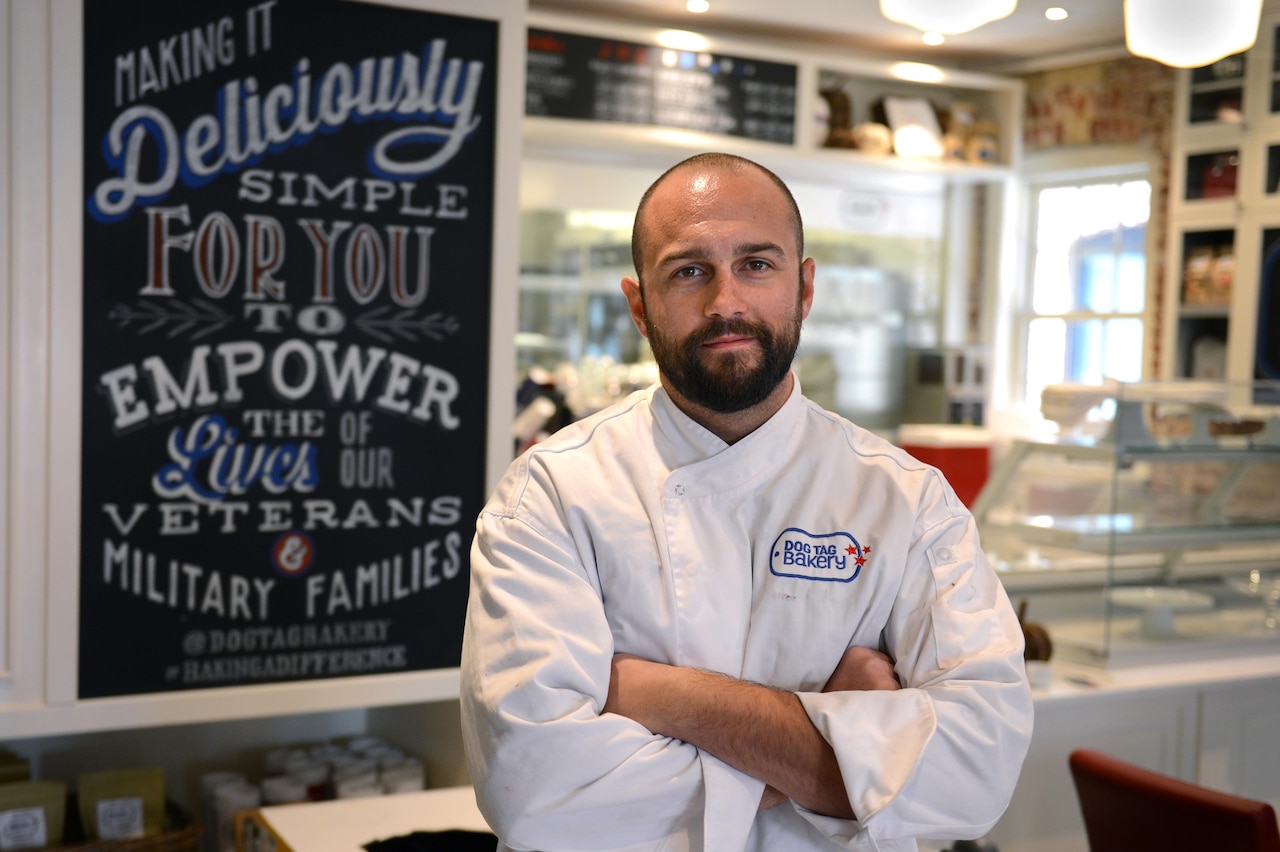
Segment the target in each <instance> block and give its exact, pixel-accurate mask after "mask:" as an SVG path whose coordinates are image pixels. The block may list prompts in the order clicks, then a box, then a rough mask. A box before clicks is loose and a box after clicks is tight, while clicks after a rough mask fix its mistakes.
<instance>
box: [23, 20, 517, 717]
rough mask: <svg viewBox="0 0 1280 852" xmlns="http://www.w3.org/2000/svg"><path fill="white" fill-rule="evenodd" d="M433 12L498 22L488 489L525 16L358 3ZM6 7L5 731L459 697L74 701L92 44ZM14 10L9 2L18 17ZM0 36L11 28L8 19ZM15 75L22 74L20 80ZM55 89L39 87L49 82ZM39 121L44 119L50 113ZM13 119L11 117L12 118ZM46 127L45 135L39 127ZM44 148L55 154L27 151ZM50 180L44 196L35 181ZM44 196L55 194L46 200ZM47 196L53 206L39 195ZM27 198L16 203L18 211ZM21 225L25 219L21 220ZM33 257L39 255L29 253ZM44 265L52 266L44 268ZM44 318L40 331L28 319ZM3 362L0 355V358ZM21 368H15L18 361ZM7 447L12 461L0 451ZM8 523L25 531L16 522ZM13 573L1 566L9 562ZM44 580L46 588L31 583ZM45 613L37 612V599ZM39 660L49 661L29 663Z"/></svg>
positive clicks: (508, 289)
mask: <svg viewBox="0 0 1280 852" xmlns="http://www.w3.org/2000/svg"><path fill="white" fill-rule="evenodd" d="M363 2H379V3H382V4H383V5H395V6H401V7H405V8H411V9H420V10H424V11H435V12H442V13H447V14H455V15H456V14H464V15H467V16H470V17H477V18H484V19H488V20H494V21H496V22H498V24H499V26H498V42H499V43H498V57H499V61H498V64H499V69H498V73H499V79H498V105H497V110H498V116H497V121H498V128H497V135H496V162H495V174H494V178H495V179H494V192H495V197H494V210H495V212H494V221H493V224H492V228H493V254H492V281H493V294H492V311H491V320H490V330H489V331H490V343H489V399H488V412H489V418H488V424H487V429H486V441H485V446H486V464H485V467H486V469H485V470H484V471H483V472H480V471H477V476H483V479H484V490H485V493H486V494H487V493H488V492H489V491H490V490H491V489H492V488H493V486H494V485H495V484H496V481H497V478H498V477H499V475H500V474H501V472H502V470H503V469H504V468H505V466H506V464H507V462H508V461H509V460H510V456H511V448H510V440H509V434H510V430H509V424H510V421H511V417H512V415H513V409H514V377H513V375H512V370H511V365H512V364H513V363H514V343H513V340H514V332H515V325H516V322H515V308H516V298H515V294H516V291H517V271H518V261H517V254H516V252H517V246H516V242H515V240H514V239H513V237H512V235H514V234H515V233H517V229H518V204H517V187H518V183H519V168H520V156H521V135H520V134H521V117H522V113H523V90H522V87H523V80H524V75H523V67H522V66H523V62H522V59H523V55H524V39H525V20H524V14H523V6H522V4H512V3H510V2H504V0H471V2H469V3H468V5H467V9H466V10H465V11H460V10H459V9H458V8H457V5H458V4H456V3H450V2H446V0H363ZM16 5H17V6H22V7H24V8H22V9H11V7H10V5H9V4H8V3H6V4H5V8H4V9H3V10H0V11H3V12H5V13H6V15H7V17H6V19H7V20H9V21H10V22H11V23H10V26H11V28H12V29H11V34H10V39H8V40H6V41H10V42H12V43H18V44H26V45H28V46H27V47H26V48H25V49H24V50H23V52H22V54H21V55H20V56H15V57H14V63H13V64H19V63H21V67H20V69H19V72H18V74H17V76H19V77H22V82H23V83H26V82H31V81H32V80H34V82H32V83H31V86H30V88H29V89H24V88H22V87H21V86H19V87H18V88H19V89H20V93H19V95H18V96H16V97H15V101H21V104H17V103H15V105H14V106H13V108H11V109H10V110H8V111H7V112H8V115H9V116H12V117H13V119H12V120H16V121H21V122H23V123H31V124H32V127H31V135H30V136H28V137H24V138H28V139H30V140H32V144H30V145H23V146H18V147H19V148H21V150H17V151H15V152H14V153H13V154H12V155H11V156H13V158H14V165H13V173H14V174H19V175H26V177H24V178H23V179H22V182H21V185H20V186H15V187H14V192H13V193H12V199H11V204H10V207H9V209H10V211H11V215H12V216H14V217H15V218H17V217H18V216H19V215H23V216H25V215H28V214H29V215H30V216H31V219H30V220H29V221H27V222H26V223H25V224H24V230H23V231H22V233H23V234H24V235H30V237H31V239H33V240H35V243H34V244H33V245H31V246H28V247H26V248H25V249H24V255H23V262H24V266H23V267H22V268H21V269H18V270H16V271H15V272H14V274H13V277H12V279H10V280H9V281H8V284H9V286H10V287H11V288H12V289H14V290H15V291H16V290H18V289H20V288H21V289H22V290H23V294H22V295H21V297H20V298H16V299H15V304H16V305H17V307H18V308H19V309H21V314H20V315H19V314H18V313H17V312H15V315H14V318H13V328H14V329H15V334H20V335H21V339H20V340H19V341H18V345H17V346H16V347H15V349H16V350H17V351H18V352H19V353H20V358H19V360H20V362H21V363H22V365H23V366H24V368H27V369H26V372H25V373H24V376H23V385H22V387H13V386H11V387H10V397H9V399H10V400H11V401H12V400H13V395H14V394H16V393H17V392H18V391H19V390H22V389H24V388H26V387H28V386H31V387H33V388H34V389H35V391H36V392H35V393H33V394H32V395H31V396H30V397H28V398H27V399H24V400H21V403H22V404H20V405H19V404H16V401H14V402H13V403H12V404H13V411H12V414H11V417H12V422H13V423H14V424H15V426H14V427H13V431H12V433H11V434H9V435H5V433H3V432H0V437H7V438H9V440H8V441H7V443H6V446H7V448H8V449H9V450H10V452H12V453H13V456H15V457H18V456H21V457H22V458H23V459H25V461H24V462H23V463H22V464H21V465H16V464H15V465H11V467H10V469H9V470H8V471H0V472H6V473H7V474H8V475H7V481H6V484H7V485H8V492H7V493H8V494H11V495H20V499H21V501H22V504H23V510H22V511H21V512H20V513H16V514H12V515H11V517H14V518H16V519H17V521H18V522H20V523H21V526H22V528H21V529H11V530H10V533H11V535H10V541H9V544H8V554H7V555H8V557H9V561H8V562H7V563H5V565H4V566H3V567H4V568H6V569H7V570H8V571H9V572H10V574H11V575H13V579H16V580H18V581H19V582H14V583H11V584H10V587H11V588H16V589H17V590H18V592H17V595H16V596H15V599H14V600H11V601H9V611H10V612H22V613H23V615H22V618H20V619H17V620H16V621H17V623H16V624H14V625H13V626H12V628H10V635H11V636H16V638H15V640H14V644H13V646H12V647H11V649H10V658H11V659H12V658H14V657H16V656H18V655H19V654H21V655H23V657H24V661H23V663H24V664H23V665H21V666H17V667H15V668H16V669H18V674H17V676H15V677H14V678H13V679H12V682H11V683H9V684H2V683H0V720H3V727H4V729H5V734H6V737H7V738H20V737H31V736H41V735H49V734H60V733H70V732H84V731H93V730H109V729H118V728H138V727H146V726H150V725H156V724H161V723H163V724H180V723H194V722H205V721H220V720H228V719H244V718H253V717H261V716H274V715H282V714H296V713H307V712H322V711H331V710H339V709H346V708H353V707H360V708H364V707H375V706H390V705H396V704H405V703H412V702H422V701H435V700H443V699H449V698H454V697H456V695H457V690H458V671H457V669H456V668H451V669H438V670H429V671H419V672H411V673H406V674H391V675H373V676H367V677H358V678H335V679H332V680H323V681H305V682H294V683H282V684H267V685H262V686H248V687H230V688H214V689H201V690H194V691H184V692H173V693H153V694H146V695H139V696H122V697H115V698H101V699H88V700H79V699H78V698H77V654H78V643H79V637H78V632H77V616H78V600H79V535H78V531H79V521H80V519H79V510H78V506H79V488H80V485H79V478H80V461H81V460H80V419H81V411H80V401H79V393H78V392H77V389H78V388H79V387H80V382H81V366H80V359H81V354H82V347H81V339H80V335H81V330H80V329H81V321H82V306H81V296H80V287H81V264H82V258H81V252H80V251H79V247H80V245H81V240H82V235H81V233H82V232H81V224H80V222H81V215H82V207H81V201H80V199H81V198H82V189H83V188H82V177H81V171H82V167H81V163H82V153H83V151H82V141H81V140H82V130H83V127H82V123H83V119H82V110H81V103H82V83H81V75H82V73H83V68H82V62H81V56H80V51H79V49H78V45H80V44H81V43H82V38H83V31H82V17H81V5H80V0H52V2H51V3H49V4H16ZM8 13H12V14H11V16H10V15H9V14H8ZM0 35H3V30H0ZM15 82H18V81H15ZM42 85H43V86H44V91H45V93H46V94H47V98H43V99H42V98H41V95H40V90H41V86H42ZM42 119H43V121H42ZM15 126H16V125H15ZM46 127H47V129H48V130H47V138H45V131H44V128H46ZM40 142H44V143H47V144H46V147H45V151H46V153H45V154H43V155H42V154H41V153H40V152H38V151H28V150H27V149H28V148H36V147H38V145H39V143H40ZM41 185H43V186H44V187H45V188H47V192H46V193H41V192H39V188H40V187H41ZM41 195H44V196H45V197H47V202H42V201H41ZM41 203H47V205H48V208H47V212H48V215H47V216H42V215H41V213H40V204H41ZM19 208H21V209H19ZM13 228H14V230H13V231H11V233H12V232H14V231H16V230H17V226H16V223H15V225H14V226H13ZM28 256H30V257H31V258H32V259H31V260H26V258H27V257H28ZM42 263H47V277H46V276H45V275H44V274H42V272H43V270H42ZM31 323H35V326H34V327H27V328H22V326H23V325H26V324H31ZM3 364H4V362H3V361H0V365H3ZM16 368H17V365H15V367H14V370H16ZM0 458H3V456H0ZM14 526H15V527H16V526H18V523H15V524H14ZM0 577H3V571H0ZM37 586H40V588H37ZM33 608H34V609H36V610H39V612H38V613H32V612H29V611H28V610H31V609H33ZM39 651H42V653H39V654H38V658H39V659H40V662H41V664H39V665H37V664H35V663H34V662H33V658H36V657H37V653H38V652H39Z"/></svg>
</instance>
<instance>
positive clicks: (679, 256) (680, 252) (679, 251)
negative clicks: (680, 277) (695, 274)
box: [657, 242, 787, 267]
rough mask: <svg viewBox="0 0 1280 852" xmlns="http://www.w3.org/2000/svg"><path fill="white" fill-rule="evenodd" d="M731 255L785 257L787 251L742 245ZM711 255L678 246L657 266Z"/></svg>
mask: <svg viewBox="0 0 1280 852" xmlns="http://www.w3.org/2000/svg"><path fill="white" fill-rule="evenodd" d="M733 253H734V256H736V257H741V256H743V255H749V254H777V255H785V254H786V253H787V250H786V249H784V248H783V247H782V246H780V245H778V244H777V243H775V242H761V243H742V244H740V245H737V246H734V248H733ZM711 254H712V252H711V251H709V250H707V249H705V248H703V247H701V246H698V245H687V246H678V247H677V248H675V249H673V250H672V251H671V252H669V253H668V254H665V255H663V256H662V257H660V258H658V264H657V265H658V266H659V267H662V266H668V265H670V264H673V263H684V262H686V261H693V260H702V259H703V258H706V257H709V256H710V255H711Z"/></svg>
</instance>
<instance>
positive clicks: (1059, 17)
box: [1044, 6, 1068, 21]
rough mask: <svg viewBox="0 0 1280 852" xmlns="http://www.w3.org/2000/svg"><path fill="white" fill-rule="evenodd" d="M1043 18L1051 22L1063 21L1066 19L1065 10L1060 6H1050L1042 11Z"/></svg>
mask: <svg viewBox="0 0 1280 852" xmlns="http://www.w3.org/2000/svg"><path fill="white" fill-rule="evenodd" d="M1044 16H1045V17H1046V18H1048V19H1049V20H1051V21H1065V20H1066V19H1067V17H1068V16H1067V10H1066V9H1064V8H1062V7H1061V6H1050V7H1049V8H1048V9H1045V10H1044Z"/></svg>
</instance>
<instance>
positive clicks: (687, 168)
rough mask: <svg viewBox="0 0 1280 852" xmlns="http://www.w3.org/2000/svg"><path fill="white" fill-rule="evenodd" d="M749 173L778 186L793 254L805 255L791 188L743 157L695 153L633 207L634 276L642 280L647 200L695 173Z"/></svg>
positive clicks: (664, 175) (729, 175)
mask: <svg viewBox="0 0 1280 852" xmlns="http://www.w3.org/2000/svg"><path fill="white" fill-rule="evenodd" d="M748 172H754V173H756V174H760V175H764V176H765V177H766V178H768V179H769V181H770V182H771V183H772V184H773V185H774V186H775V187H777V189H778V193H779V198H778V200H779V202H780V203H782V204H785V205H786V206H787V208H788V210H789V211H790V215H789V218H790V220H791V226H792V231H793V236H794V238H795V243H796V256H797V257H803V256H804V224H803V223H802V222H801V221H800V208H799V207H798V206H797V205H796V200H795V198H794V197H793V196H792V195H791V190H789V189H787V185H786V184H785V183H783V182H782V179H781V178H780V177H778V176H777V175H775V174H774V173H773V172H771V171H769V170H768V169H766V168H765V167H764V166H762V165H760V164H759V163H756V162H754V161H752V160H748V159H747V158H745V157H739V156H736V155H734V154H721V153H707V154H696V155H694V156H692V157H690V158H688V159H687V160H683V161H681V162H679V163H676V164H675V165H674V166H672V167H671V168H669V169H667V170H666V171H665V172H663V173H662V175H661V176H660V177H659V178H658V179H657V180H655V181H654V182H653V184H652V185H650V187H649V188H648V189H647V190H645V193H644V195H643V196H641V198H640V205H639V207H637V208H636V218H635V224H634V226H633V227H632V229H631V262H632V263H633V264H634V265H635V269H636V276H637V277H638V278H639V279H640V281H641V283H643V282H644V254H645V250H646V240H647V239H648V234H649V222H648V221H647V220H648V213H649V206H650V205H649V202H650V201H651V200H652V198H653V196H654V193H656V192H657V191H658V190H659V189H660V188H661V187H662V186H664V185H665V184H666V183H668V182H669V181H671V180H674V179H681V178H684V179H692V178H694V177H695V176H696V175H700V174H701V175H715V176H718V177H720V178H721V179H726V178H727V179H730V180H732V179H733V178H734V177H735V176H743V175H745V174H746V173H748Z"/></svg>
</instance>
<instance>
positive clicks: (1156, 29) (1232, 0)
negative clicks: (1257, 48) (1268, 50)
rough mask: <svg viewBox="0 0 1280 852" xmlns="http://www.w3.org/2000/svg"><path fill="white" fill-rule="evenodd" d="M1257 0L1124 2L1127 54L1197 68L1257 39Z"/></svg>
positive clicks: (1259, 5) (1259, 7)
mask: <svg viewBox="0 0 1280 852" xmlns="http://www.w3.org/2000/svg"><path fill="white" fill-rule="evenodd" d="M1261 15H1262V0H1124V37H1125V43H1126V44H1128V46H1129V52H1130V53H1132V54H1134V55H1135V56H1143V57H1146V58H1147V59H1154V60H1155V61H1156V62H1160V63H1163V64H1165V65H1172V66H1173V67H1175V68H1201V67H1203V66H1205V65H1212V64H1213V63H1214V62H1217V61H1218V60H1219V59H1222V58H1224V57H1227V56H1231V55H1232V54H1235V53H1243V52H1244V51H1246V50H1248V49H1249V48H1250V47H1253V43H1254V42H1255V41H1257V39H1258V20H1259V18H1260V17H1261Z"/></svg>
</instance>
